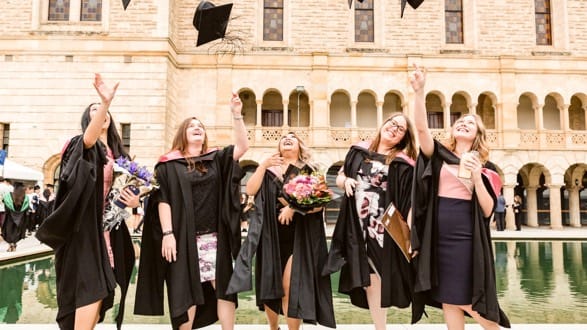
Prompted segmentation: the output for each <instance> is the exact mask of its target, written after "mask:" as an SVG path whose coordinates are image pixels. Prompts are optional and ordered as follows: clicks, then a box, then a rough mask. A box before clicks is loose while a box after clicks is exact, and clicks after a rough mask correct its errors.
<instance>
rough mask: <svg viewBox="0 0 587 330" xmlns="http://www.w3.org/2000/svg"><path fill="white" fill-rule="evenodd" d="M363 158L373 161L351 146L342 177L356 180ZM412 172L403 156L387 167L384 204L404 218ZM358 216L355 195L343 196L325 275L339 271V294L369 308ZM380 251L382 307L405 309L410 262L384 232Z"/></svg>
mask: <svg viewBox="0 0 587 330" xmlns="http://www.w3.org/2000/svg"><path fill="white" fill-rule="evenodd" d="M365 159H372V156H370V152H369V151H368V150H366V149H364V148H362V147H360V146H352V147H351V148H350V150H349V152H348V153H347V156H346V158H345V162H344V167H343V168H344V174H345V175H346V176H347V177H349V178H354V177H356V176H357V171H358V170H359V168H360V166H361V163H362V162H363V161H364V160H365ZM412 173H413V165H412V164H411V163H410V162H409V161H407V160H406V159H404V158H402V157H395V159H393V160H392V162H391V163H390V164H389V171H388V176H387V191H386V195H385V205H389V203H391V202H393V203H394V205H395V206H396V208H397V209H398V210H399V212H400V213H401V214H402V216H403V217H404V218H405V219H407V217H408V213H409V211H410V205H411V192H412V190H411V187H412ZM357 214H358V213H357V209H356V202H355V197H354V195H353V196H351V197H347V196H346V194H344V195H343V198H342V202H341V205H340V212H339V214H338V219H337V221H336V226H335V227H334V232H333V235H332V242H331V244H330V251H329V255H328V263H327V264H326V265H325V267H324V272H325V273H334V272H336V271H338V270H340V271H341V272H340V281H339V289H338V290H339V292H340V293H344V294H348V295H350V298H351V303H352V304H353V305H355V306H358V307H361V308H367V309H368V308H369V306H368V303H367V296H366V294H365V290H364V287H367V286H369V285H370V284H371V280H370V275H369V272H370V266H369V264H368V261H367V251H366V249H365V241H364V239H363V230H362V229H361V225H360V221H359V219H358V216H357ZM383 249H384V251H385V252H384V253H385V255H386V258H384V259H383V264H382V270H381V274H380V275H381V307H390V306H396V307H399V308H405V307H408V306H409V305H410V303H411V301H412V282H413V272H412V270H411V266H410V263H408V261H407V260H406V259H405V257H404V256H403V254H402V252H401V250H400V248H399V247H398V246H397V245H396V243H395V242H394V241H393V239H392V238H391V237H390V236H389V235H388V234H387V233H386V234H385V235H384V241H383ZM341 268H342V269H341Z"/></svg>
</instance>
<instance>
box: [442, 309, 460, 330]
mask: <svg viewBox="0 0 587 330" xmlns="http://www.w3.org/2000/svg"><path fill="white" fill-rule="evenodd" d="M442 312H443V314H444V322H446V326H447V328H448V330H464V329H465V312H464V311H463V310H462V309H461V306H457V305H451V304H442Z"/></svg>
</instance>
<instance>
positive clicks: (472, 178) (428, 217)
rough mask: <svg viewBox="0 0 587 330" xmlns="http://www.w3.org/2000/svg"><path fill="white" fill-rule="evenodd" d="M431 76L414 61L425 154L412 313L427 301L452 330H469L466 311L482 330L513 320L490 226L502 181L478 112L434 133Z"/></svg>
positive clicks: (416, 211) (418, 172) (418, 182)
mask: <svg viewBox="0 0 587 330" xmlns="http://www.w3.org/2000/svg"><path fill="white" fill-rule="evenodd" d="M425 82H426V71H425V70H421V69H420V68H418V67H417V66H415V70H414V73H413V74H412V76H411V79H410V83H411V85H412V88H413V89H414V92H415V96H416V99H415V104H414V122H415V123H416V131H417V134H418V141H419V142H420V154H419V156H418V159H417V162H416V169H415V171H414V172H415V178H414V179H415V180H414V188H413V189H414V192H413V196H414V197H413V200H412V209H413V224H412V249H413V250H414V251H416V252H417V253H418V254H417V256H416V257H415V258H414V259H413V264H414V266H415V268H416V283H415V285H414V289H415V292H416V296H417V298H415V302H416V308H415V310H416V312H415V315H414V317H413V319H414V320H415V321H418V320H419V319H420V318H421V316H422V314H423V312H424V304H428V305H432V306H435V307H441V308H442V310H443V313H444V319H445V322H446V324H447V326H448V329H464V325H465V313H466V314H468V315H470V316H471V317H473V318H474V319H475V320H476V321H477V322H478V323H479V324H480V325H481V326H482V327H483V328H484V329H499V326H500V325H501V326H504V327H509V326H510V324H509V320H508V319H507V317H506V315H505V314H504V313H503V312H502V311H501V309H500V308H499V303H498V301H497V291H496V286H495V269H494V263H493V251H492V244H491V236H490V230H489V223H490V218H491V215H492V213H493V209H494V205H495V201H496V196H497V194H498V193H499V190H500V187H501V181H500V179H499V175H498V174H497V172H496V171H495V166H494V165H493V164H492V163H491V162H489V160H488V159H489V150H488V147H487V143H486V140H485V127H484V126H483V122H482V120H481V118H480V117H479V116H478V115H475V114H465V115H463V116H462V117H461V118H459V119H458V120H456V121H455V123H454V124H453V126H452V129H451V132H450V137H449V139H448V141H446V142H445V143H440V142H439V141H436V140H434V138H433V137H432V134H431V132H430V129H429V128H428V120H427V116H426V106H425V94H424V85H425ZM459 165H460V166H459Z"/></svg>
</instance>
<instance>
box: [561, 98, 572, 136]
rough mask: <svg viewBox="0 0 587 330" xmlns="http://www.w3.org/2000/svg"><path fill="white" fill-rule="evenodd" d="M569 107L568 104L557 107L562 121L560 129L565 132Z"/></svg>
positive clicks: (567, 128) (567, 126)
mask: <svg viewBox="0 0 587 330" xmlns="http://www.w3.org/2000/svg"><path fill="white" fill-rule="evenodd" d="M569 105H570V104H564V105H563V106H561V107H559V110H560V112H561V119H562V129H563V131H565V132H568V131H569Z"/></svg>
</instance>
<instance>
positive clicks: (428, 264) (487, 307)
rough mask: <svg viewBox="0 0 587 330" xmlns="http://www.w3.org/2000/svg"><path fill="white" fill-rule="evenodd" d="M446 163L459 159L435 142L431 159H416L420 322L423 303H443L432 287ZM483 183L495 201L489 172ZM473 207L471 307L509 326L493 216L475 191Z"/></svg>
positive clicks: (415, 232)
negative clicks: (501, 303) (498, 283)
mask: <svg viewBox="0 0 587 330" xmlns="http://www.w3.org/2000/svg"><path fill="white" fill-rule="evenodd" d="M443 162H446V163H447V164H458V163H459V158H458V157H457V156H456V155H454V154H453V153H452V152H450V151H449V150H448V149H446V147H444V146H443V145H442V144H441V143H440V142H438V141H436V140H435V141H434V153H433V155H432V157H431V158H426V157H425V156H423V154H422V153H420V155H419V156H418V159H417V162H416V172H415V175H414V190H413V200H412V206H413V214H412V217H413V222H412V237H411V241H412V242H411V243H412V249H413V250H418V251H419V254H418V255H417V256H416V257H415V258H414V259H413V261H412V263H413V264H414V265H415V267H416V279H415V284H414V290H415V292H416V295H417V297H418V298H417V301H418V303H417V305H418V306H416V307H415V313H414V315H413V316H412V321H413V322H417V321H419V320H420V319H421V317H422V314H423V313H424V303H425V304H427V305H431V306H434V307H439V308H440V307H441V305H440V304H439V303H438V302H436V301H433V300H432V299H431V298H430V296H429V293H430V290H431V289H432V288H434V287H435V286H436V285H438V274H437V271H438V270H437V267H436V262H437V260H436V239H437V230H438V228H437V224H436V219H437V217H436V212H437V211H436V210H437V206H438V183H439V178H440V169H441V167H442V164H443ZM484 170H490V171H493V172H495V166H494V165H493V164H492V163H491V162H487V163H486V164H485V169H484ZM483 183H484V184H485V187H486V188H487V191H489V194H490V195H491V197H492V198H493V202H494V204H495V201H496V196H497V195H496V193H495V191H494V188H493V187H492V184H491V181H490V179H489V177H488V176H487V175H483ZM472 203H473V204H472V208H471V209H472V210H473V217H472V218H473V221H474V224H473V297H472V299H471V301H472V305H473V306H472V308H473V310H474V311H477V312H478V313H479V314H480V315H481V316H483V317H484V318H486V319H488V320H491V321H495V322H497V323H499V324H500V325H501V326H503V327H507V328H509V327H510V322H509V320H508V318H507V316H506V315H505V313H504V312H503V311H502V310H501V309H500V307H499V303H498V301H497V289H496V283H495V267H494V258H493V246H492V243H491V232H490V229H489V223H490V217H489V218H485V217H484V216H483V212H482V210H481V207H480V206H479V203H478V202H477V198H476V195H475V193H474V192H473V199H472Z"/></svg>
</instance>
